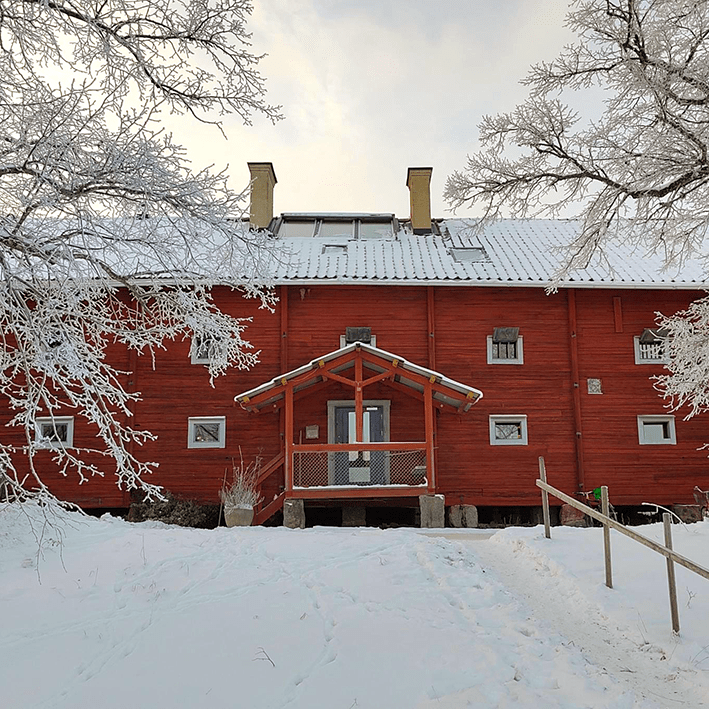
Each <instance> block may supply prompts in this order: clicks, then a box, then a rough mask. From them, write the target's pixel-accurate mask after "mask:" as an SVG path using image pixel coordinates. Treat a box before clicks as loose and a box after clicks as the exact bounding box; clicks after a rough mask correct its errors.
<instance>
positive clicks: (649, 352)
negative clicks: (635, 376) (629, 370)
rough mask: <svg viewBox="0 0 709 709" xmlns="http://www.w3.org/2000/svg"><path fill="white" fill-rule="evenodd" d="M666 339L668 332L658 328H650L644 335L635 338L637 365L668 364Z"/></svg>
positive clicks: (644, 331)
mask: <svg viewBox="0 0 709 709" xmlns="http://www.w3.org/2000/svg"><path fill="white" fill-rule="evenodd" d="M666 338H667V330H661V329H658V328H655V329H649V328H648V329H646V330H643V334H642V335H636V336H635V337H634V338H633V345H634V350H635V364H666V363H667V350H666V346H665V344H666V343H665V340H666Z"/></svg>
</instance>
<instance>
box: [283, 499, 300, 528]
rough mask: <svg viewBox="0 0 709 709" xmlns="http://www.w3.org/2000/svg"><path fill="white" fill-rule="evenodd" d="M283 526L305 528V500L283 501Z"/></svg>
mask: <svg viewBox="0 0 709 709" xmlns="http://www.w3.org/2000/svg"><path fill="white" fill-rule="evenodd" d="M283 526H284V527H288V528H289V529H305V502H304V501H303V500H286V501H285V502H284V503H283Z"/></svg>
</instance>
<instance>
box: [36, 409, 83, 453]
mask: <svg viewBox="0 0 709 709" xmlns="http://www.w3.org/2000/svg"><path fill="white" fill-rule="evenodd" d="M34 440H35V443H36V445H37V447H38V448H71V447H72V446H73V445H74V417H73V416H54V417H53V418H52V417H51V416H48V417H46V418H38V419H35V438H34Z"/></svg>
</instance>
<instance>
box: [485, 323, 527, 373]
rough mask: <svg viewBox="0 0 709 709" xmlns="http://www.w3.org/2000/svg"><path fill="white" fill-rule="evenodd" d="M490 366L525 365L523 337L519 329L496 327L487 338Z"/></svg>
mask: <svg viewBox="0 0 709 709" xmlns="http://www.w3.org/2000/svg"><path fill="white" fill-rule="evenodd" d="M487 363H488V364H523V363H524V352H523V349H522V336H521V335H520V334H519V328H518V327H496V328H495V329H494V331H493V333H492V335H488V338H487Z"/></svg>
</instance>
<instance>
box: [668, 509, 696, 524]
mask: <svg viewBox="0 0 709 709" xmlns="http://www.w3.org/2000/svg"><path fill="white" fill-rule="evenodd" d="M672 511H673V512H674V513H675V514H676V515H677V516H678V517H679V518H680V519H681V520H682V521H683V522H684V523H685V524H692V522H701V521H702V508H701V507H700V506H699V505H672Z"/></svg>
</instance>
